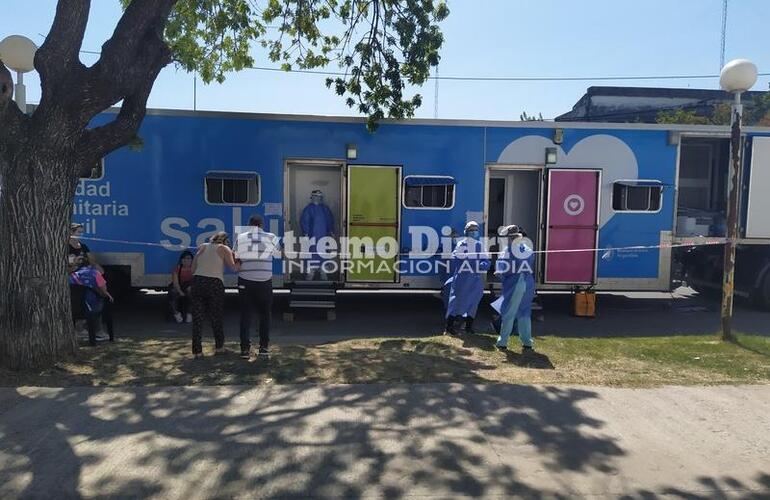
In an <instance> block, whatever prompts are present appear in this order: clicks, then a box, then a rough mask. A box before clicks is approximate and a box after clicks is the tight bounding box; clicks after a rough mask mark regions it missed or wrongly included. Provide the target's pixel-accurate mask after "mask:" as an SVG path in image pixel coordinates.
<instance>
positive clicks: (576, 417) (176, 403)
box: [0, 384, 770, 500]
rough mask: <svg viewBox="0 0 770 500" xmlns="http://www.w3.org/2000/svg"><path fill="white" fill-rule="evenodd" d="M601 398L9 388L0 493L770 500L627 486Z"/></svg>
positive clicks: (730, 483)
mask: <svg viewBox="0 0 770 500" xmlns="http://www.w3.org/2000/svg"><path fill="white" fill-rule="evenodd" d="M598 399H601V398H600V396H599V394H598V393H596V392H594V391H592V390H588V389H580V388H556V387H529V386H510V385H494V384H493V385H457V384H454V385H447V384H435V385H408V386H407V385H396V386H392V385H389V386H386V385H342V386H325V387H308V386H289V387H281V388H267V389H253V388H246V387H220V388H157V389H150V388H135V389H131V390H114V389H103V390H100V389H87V388H80V389H6V390H4V391H0V400H2V402H3V403H4V404H3V406H2V410H0V435H2V436H3V447H2V449H0V496H2V497H3V498H13V497H21V498H45V497H50V496H52V495H54V494H55V495H56V496H58V497H61V498H75V497H80V496H87V497H90V496H103V497H107V496H109V497H132V498H133V497H147V496H154V497H158V498H207V497H220V498H229V497H256V496H259V497H261V498H307V497H315V498H329V497H335V498H339V497H343V498H358V497H367V496H371V497H378V498H382V497H387V498H400V497H405V496H431V497H441V498H453V497H458V496H460V495H467V496H471V497H484V496H495V497H501V498H504V497H517V498H520V497H526V498H540V497H548V498H572V497H574V496H578V495H580V494H585V493H586V492H587V491H593V492H595V493H594V494H600V495H606V496H618V492H619V491H622V492H625V493H627V495H626V496H625V497H623V498H627V499H648V498H657V497H658V496H659V495H665V496H669V497H673V498H684V499H701V498H704V499H705V498H715V497H716V498H741V499H746V500H749V499H759V498H767V495H768V492H770V475H768V474H766V473H763V474H760V475H759V476H757V477H756V479H755V483H756V484H749V483H748V482H747V481H739V480H737V479H734V478H731V477H729V476H723V477H697V476H696V477H686V476H685V474H684V473H683V472H682V473H681V474H682V478H681V479H682V482H681V483H679V485H670V486H665V483H663V484H664V486H660V487H655V488H654V489H638V488H636V487H632V486H629V485H628V483H629V482H631V483H633V482H634V479H635V478H636V474H637V472H636V471H635V470H629V469H621V468H620V467H621V466H620V461H621V460H623V459H624V457H626V456H627V455H629V454H630V452H627V451H626V450H624V449H623V448H622V447H621V446H620V445H619V444H618V443H619V442H618V440H617V437H615V436H614V435H613V431H612V430H610V429H609V428H608V424H606V423H605V422H603V421H601V420H598V419H596V418H593V417H591V416H589V415H588V414H586V413H585V412H584V411H583V410H582V409H581V405H583V404H588V403H590V402H591V401H592V400H598ZM669 458H670V457H669ZM653 462H655V460H654V459H653ZM664 463H667V462H665V461H664ZM619 474H620V477H619V476H618V475H619ZM535 476H536V477H538V478H540V481H535V480H534V479H533V478H534V477H535ZM543 477H551V478H552V479H553V480H552V481H550V482H548V481H542V479H543ZM747 477H750V476H748V475H747ZM565 478H575V479H578V478H582V479H580V481H578V482H582V483H583V485H582V489H581V487H580V486H576V485H575V484H573V483H571V482H570V481H569V480H566V479H565ZM590 478H593V479H590ZM653 478H654V476H653ZM610 483H613V484H614V486H609V485H610ZM652 484H658V483H657V482H655V481H653V483H652ZM682 484H687V485H688V486H687V487H684V486H681V485H682ZM586 485H589V487H590V488H592V489H589V490H586V489H585V488H586ZM602 488H603V489H602ZM617 488H620V490H618V489H617ZM629 491H630V492H631V493H628V492H629Z"/></svg>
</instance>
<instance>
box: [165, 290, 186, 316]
mask: <svg viewBox="0 0 770 500" xmlns="http://www.w3.org/2000/svg"><path fill="white" fill-rule="evenodd" d="M190 285H191V284H190V283H180V284H179V288H181V289H182V292H184V295H179V294H178V293H177V291H176V288H174V285H171V286H170V287H169V288H168V301H169V307H170V309H171V314H172V315H174V314H176V313H180V314H181V315H182V316H184V315H186V314H187V313H188V312H190Z"/></svg>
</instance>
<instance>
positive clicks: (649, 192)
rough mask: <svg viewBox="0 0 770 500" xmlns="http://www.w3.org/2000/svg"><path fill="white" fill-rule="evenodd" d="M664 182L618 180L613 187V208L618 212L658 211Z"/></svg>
mask: <svg viewBox="0 0 770 500" xmlns="http://www.w3.org/2000/svg"><path fill="white" fill-rule="evenodd" d="M662 199H663V184H662V183H660V182H658V181H617V182H615V184H614V185H613V188H612V209H613V210H615V211H616V212H658V211H660V207H661V200H662Z"/></svg>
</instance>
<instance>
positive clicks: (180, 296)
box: [168, 250, 193, 323]
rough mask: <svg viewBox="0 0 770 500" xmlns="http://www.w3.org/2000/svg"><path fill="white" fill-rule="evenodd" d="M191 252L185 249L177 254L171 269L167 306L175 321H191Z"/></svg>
mask: <svg viewBox="0 0 770 500" xmlns="http://www.w3.org/2000/svg"><path fill="white" fill-rule="evenodd" d="M192 264H193V254H192V252H190V251H189V250H185V251H184V252H182V254H181V255H180V256H179V261H178V262H177V264H176V266H174V269H172V270H171V285H169V288H168V300H169V307H170V308H171V315H172V316H174V320H176V322H177V323H181V322H183V321H185V322H187V323H192V312H191V311H190V285H192V279H193V268H192Z"/></svg>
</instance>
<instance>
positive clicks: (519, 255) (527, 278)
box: [495, 226, 535, 352]
mask: <svg viewBox="0 0 770 500" xmlns="http://www.w3.org/2000/svg"><path fill="white" fill-rule="evenodd" d="M517 230H518V231H521V230H520V229H518V228H515V227H512V226H509V227H508V228H506V230H504V231H503V233H505V234H501V236H508V237H509V238H510V243H509V244H508V245H507V246H506V248H505V250H504V251H503V253H502V254H501V256H500V258H498V259H497V262H496V266H495V274H496V275H497V276H499V277H500V279H501V280H502V282H503V303H502V306H501V307H500V312H501V315H502V322H501V326H500V336H499V337H498V338H497V342H496V343H495V345H496V346H497V348H498V349H500V350H501V351H505V350H507V349H508V339H509V338H510V336H511V333H512V332H513V325H514V323H516V325H517V331H518V334H519V340H520V341H521V345H522V348H523V349H524V352H528V351H531V350H532V349H533V347H534V344H533V341H532V299H533V298H534V297H535V276H534V267H535V256H534V251H533V244H532V241H531V240H529V238H526V237H525V236H524V234H522V232H514V231H517Z"/></svg>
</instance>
